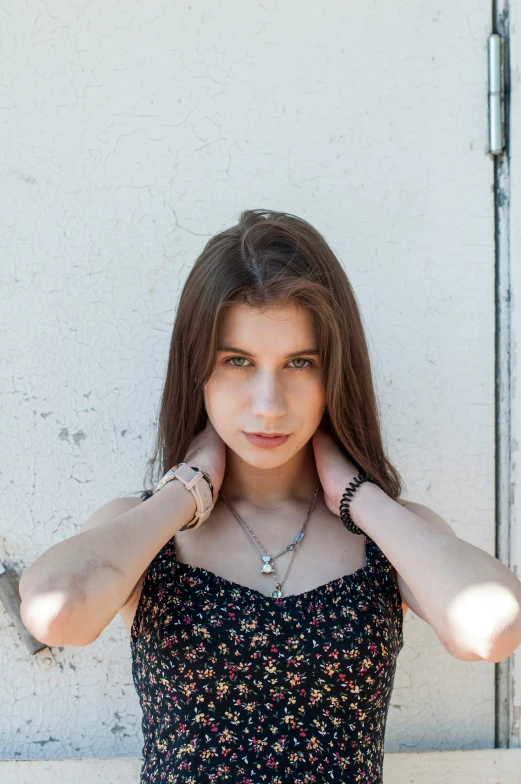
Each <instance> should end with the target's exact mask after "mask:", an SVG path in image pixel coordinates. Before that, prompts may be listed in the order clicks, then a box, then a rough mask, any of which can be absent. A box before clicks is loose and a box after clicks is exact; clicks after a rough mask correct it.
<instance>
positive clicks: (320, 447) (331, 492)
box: [311, 424, 359, 517]
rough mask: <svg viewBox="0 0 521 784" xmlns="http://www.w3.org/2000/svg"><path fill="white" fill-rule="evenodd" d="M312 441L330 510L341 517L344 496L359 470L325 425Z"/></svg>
mask: <svg viewBox="0 0 521 784" xmlns="http://www.w3.org/2000/svg"><path fill="white" fill-rule="evenodd" d="M311 441H312V444H313V450H314V452H315V463H316V466H317V471H318V476H319V479H320V484H321V485H322V489H323V491H324V500H325V502H326V506H327V508H328V509H329V511H330V512H332V513H333V514H335V515H337V517H340V502H341V500H342V496H343V494H344V493H345V491H346V488H347V487H348V486H349V483H350V482H352V481H353V480H354V478H355V477H356V476H358V474H359V471H358V469H357V468H356V466H355V465H353V463H352V462H351V461H350V460H349V459H348V458H347V457H346V456H345V454H344V453H343V452H341V451H340V449H339V447H338V445H337V442H336V440H335V438H334V437H333V436H332V434H331V433H330V431H329V429H327V428H326V427H325V425H323V424H320V425H319V427H318V428H317V430H315V432H314V434H313V438H312V439H311Z"/></svg>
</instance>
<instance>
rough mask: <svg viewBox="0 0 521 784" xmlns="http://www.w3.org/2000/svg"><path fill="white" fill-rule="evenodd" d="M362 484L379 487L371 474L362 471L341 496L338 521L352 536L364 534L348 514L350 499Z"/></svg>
mask: <svg viewBox="0 0 521 784" xmlns="http://www.w3.org/2000/svg"><path fill="white" fill-rule="evenodd" d="M362 482H373V484H375V485H378V487H380V485H379V484H378V482H377V481H376V479H375V478H374V477H373V476H372V475H371V474H368V473H367V472H362V471H361V472H360V473H359V474H358V476H356V477H355V479H354V480H353V482H350V483H349V487H346V491H345V493H344V494H343V496H342V500H341V501H340V519H341V521H342V522H343V524H344V525H345V527H346V528H347V530H348V531H351V533H353V534H363V533H364V532H363V531H362V530H361V529H360V528H359V527H358V526H357V525H355V524H354V523H353V520H352V519H351V515H350V513H349V504H350V503H351V498H352V497H353V495H354V493H355V491H356V489H357V487H360V485H361V484H362ZM350 488H351V489H350Z"/></svg>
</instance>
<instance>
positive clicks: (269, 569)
mask: <svg viewBox="0 0 521 784" xmlns="http://www.w3.org/2000/svg"><path fill="white" fill-rule="evenodd" d="M319 489H320V482H319V483H318V485H317V489H316V490H315V493H314V495H313V500H312V502H311V504H310V507H309V509H308V513H307V516H306V521H305V523H304V525H303V526H302V528H301V530H300V531H299V532H298V533H297V535H296V536H295V538H294V539H293V542H292V543H291V544H288V546H287V547H285V548H284V550H282V552H280V553H278V555H273V556H272V555H270V553H268V551H267V550H266V548H265V547H264V545H263V544H262V542H261V541H260V540H259V539H258V538H257V536H256V535H255V533H254V532H253V531H252V530H251V528H250V526H249V525H248V523H247V522H246V521H245V520H243V519H242V517H241V516H240V515H239V513H238V512H237V511H236V510H235V509H234V508H233V506H232V505H231V504H229V503H228V501H227V500H226V498H225V497H224V496H223V494H222V493H220V496H221V498H222V499H223V501H224V503H225V504H226V506H227V507H228V509H229V510H230V511H231V513H232V514H233V516H234V517H235V519H236V520H237V522H238V523H239V525H240V526H241V528H242V530H243V531H244V533H245V534H246V536H247V537H248V539H249V540H250V542H251V544H252V545H253V548H254V549H255V551H256V553H257V555H258V556H259V558H260V559H261V561H262V562H263V566H262V569H261V574H271V573H274V575H275V578H276V577H277V575H276V572H275V569H274V568H273V561H275V559H276V558H280V556H281V555H284V553H287V552H288V550H292V551H293V555H292V557H291V561H290V562H289V566H288V568H287V569H286V574H285V575H284V578H283V579H282V580H281V581H280V582H278V583H276V584H275V589H274V590H273V591H272V592H271V596H272V597H273V598H275V599H278V598H279V597H281V596H282V586H283V585H284V583H285V582H286V579H287V577H288V574H289V572H290V569H291V567H292V565H293V561H294V560H295V556H296V554H297V550H298V547H299V545H300V543H301V542H302V540H303V539H304V536H305V533H306V526H307V524H308V520H309V518H310V516H311V512H312V511H313V509H314V507H315V501H316V498H317V494H318V491H319ZM248 532H249V533H248ZM250 534H251V536H250ZM252 536H253V539H255V540H256V541H257V542H258V543H259V544H260V546H261V548H262V549H263V550H264V552H265V553H266V555H262V553H261V552H260V550H259V548H258V547H257V546H256V545H255V542H254V541H253V539H252V538H251V537H252Z"/></svg>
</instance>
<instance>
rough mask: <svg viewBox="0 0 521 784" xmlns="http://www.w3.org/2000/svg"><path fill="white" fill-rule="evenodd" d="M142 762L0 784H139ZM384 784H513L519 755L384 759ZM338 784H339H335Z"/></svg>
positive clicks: (6, 768) (49, 763) (35, 769)
mask: <svg viewBox="0 0 521 784" xmlns="http://www.w3.org/2000/svg"><path fill="white" fill-rule="evenodd" d="M141 764H142V760H141V759H139V758H133V759H126V758H124V759H77V760H76V759H73V760H0V781H1V782H2V784H59V783H60V782H63V784H70V782H71V781H74V784H97V782H100V784H102V783H103V784H105V782H107V781H110V784H139V772H140V770H141ZM383 778H384V782H385V784H404V782H407V784H468V782H469V781H471V782H472V784H517V782H521V749H479V750H476V751H418V752H411V753H401V752H396V753H394V754H393V753H389V754H386V755H385V760H384V776H383ZM338 784H341V783H340V782H338Z"/></svg>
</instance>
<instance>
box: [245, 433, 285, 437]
mask: <svg viewBox="0 0 521 784" xmlns="http://www.w3.org/2000/svg"><path fill="white" fill-rule="evenodd" d="M246 435H248V436H260V437H261V438H279V437H281V436H286V435H288V434H287V433H246Z"/></svg>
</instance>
